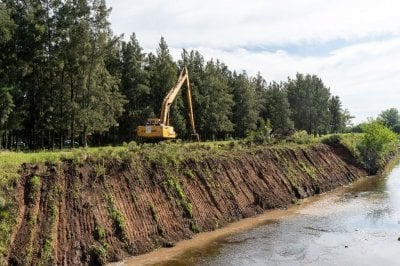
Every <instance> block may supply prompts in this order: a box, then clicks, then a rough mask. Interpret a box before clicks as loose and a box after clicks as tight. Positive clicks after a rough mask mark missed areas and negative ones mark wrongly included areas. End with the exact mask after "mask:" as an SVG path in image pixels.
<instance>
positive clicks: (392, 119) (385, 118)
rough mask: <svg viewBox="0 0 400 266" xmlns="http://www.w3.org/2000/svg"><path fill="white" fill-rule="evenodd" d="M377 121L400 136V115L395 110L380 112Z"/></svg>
mask: <svg viewBox="0 0 400 266" xmlns="http://www.w3.org/2000/svg"><path fill="white" fill-rule="evenodd" d="M378 121H380V122H382V123H383V124H384V125H385V126H386V127H388V128H390V129H391V130H393V131H394V132H396V133H398V134H400V114H399V110H398V109H396V108H390V109H387V110H384V111H382V112H381V113H380V114H379V116H378Z"/></svg>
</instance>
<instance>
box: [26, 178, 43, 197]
mask: <svg viewBox="0 0 400 266" xmlns="http://www.w3.org/2000/svg"><path fill="white" fill-rule="evenodd" d="M41 184H42V181H41V179H40V176H37V175H35V176H33V177H31V179H29V188H30V192H31V193H32V194H36V193H37V192H39V190H40V187H41Z"/></svg>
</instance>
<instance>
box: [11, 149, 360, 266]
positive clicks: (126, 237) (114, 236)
mask: <svg viewBox="0 0 400 266" xmlns="http://www.w3.org/2000/svg"><path fill="white" fill-rule="evenodd" d="M365 175H366V173H365V172H364V171H363V170H361V169H360V168H359V167H357V166H356V164H355V163H354V161H353V159H352V157H351V155H350V154H349V153H348V152H347V151H346V150H345V149H343V148H340V147H335V148H332V147H329V146H326V145H322V144H321V145H316V146H313V147H308V148H266V149H264V150H262V151H259V152H255V153H249V152H242V153H240V154H239V155H238V154H235V155H234V156H233V155H232V156H211V155H210V156H205V157H204V158H202V159H200V160H192V159H186V160H183V161H182V162H181V163H180V164H179V166H176V165H175V166H170V167H169V166H168V165H164V166H162V165H161V164H160V165H157V164H146V163H145V162H137V163H135V164H124V163H117V162H115V161H114V162H108V163H107V162H103V164H91V165H90V164H84V165H76V164H73V163H72V162H68V161H66V162H63V163H62V164H60V165H58V166H46V167H34V166H25V169H24V172H23V174H22V175H21V178H20V181H19V184H18V187H17V198H18V205H19V217H18V219H17V224H16V225H15V228H14V232H13V235H12V237H11V240H12V243H11V245H10V249H9V253H8V258H7V260H8V262H9V264H10V265H38V264H43V265H54V264H58V265H87V264H96V265H97V264H99V263H104V262H105V261H116V260H121V259H123V258H124V257H127V256H131V255H137V254H141V253H145V252H148V251H151V250H153V249H155V248H157V247H160V246H171V245H173V244H174V243H175V242H177V241H179V240H182V239H187V238H191V237H192V236H193V234H195V233H197V232H201V231H210V230H214V229H216V228H219V227H223V226H225V225H226V224H227V223H229V222H232V221H236V220H239V219H241V218H243V217H249V216H254V215H255V214H257V213H261V212H262V211H264V210H267V209H272V208H284V207H286V206H288V205H290V204H292V203H294V202H295V201H296V200H297V199H300V198H305V197H308V196H311V195H314V194H316V193H321V192H324V191H328V190H331V189H333V188H335V187H337V186H340V185H344V184H348V183H349V182H351V181H353V180H355V179H357V178H360V177H362V176H365Z"/></svg>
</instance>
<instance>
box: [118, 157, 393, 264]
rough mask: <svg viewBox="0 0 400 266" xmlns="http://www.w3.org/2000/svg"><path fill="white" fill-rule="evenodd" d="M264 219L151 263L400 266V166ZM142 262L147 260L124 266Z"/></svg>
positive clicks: (134, 261) (129, 262)
mask: <svg viewBox="0 0 400 266" xmlns="http://www.w3.org/2000/svg"><path fill="white" fill-rule="evenodd" d="M266 217H267V218H265V219H264V221H263V222H261V223H260V224H258V225H257V226H256V227H254V228H251V229H247V230H244V231H239V232H235V233H233V234H227V235H223V236H221V237H218V238H215V239H213V240H212V241H205V242H204V245H200V246H199V245H196V246H195V247H193V248H190V247H189V248H185V247H183V248H182V247H180V250H181V251H180V252H178V253H179V254H178V255H176V256H175V255H174V256H165V257H164V258H163V257H162V256H160V257H159V258H158V259H156V260H155V263H151V264H152V265H350V264H354V265H379V264H380V265H400V241H399V240H400V239H399V238H400V164H398V165H397V166H395V167H394V168H393V169H392V170H391V171H390V172H389V173H388V174H384V175H381V176H374V177H367V178H364V179H362V180H359V181H357V182H355V183H353V184H351V185H350V186H348V187H344V188H339V189H336V190H334V191H332V192H329V193H326V194H323V195H318V196H316V197H312V198H311V199H309V200H306V201H305V202H304V203H303V204H301V205H300V206H295V207H293V208H290V209H289V210H287V211H284V212H283V213H281V214H278V215H274V214H271V215H270V216H268V213H267V214H266ZM189 241H192V240H189ZM188 243H189V242H188ZM184 246H185V245H184ZM188 246H190V245H188ZM182 249H183V251H182ZM172 250H173V249H172ZM157 252H158V251H156V252H154V253H153V255H152V256H151V257H152V258H153V259H154V258H157V256H158V254H159V253H157ZM172 252H173V251H172ZM161 254H162V253H161ZM138 262H140V264H141V263H143V262H146V260H144V261H143V260H138V261H136V260H131V261H130V260H127V261H126V262H125V263H123V265H135V264H137V263H138Z"/></svg>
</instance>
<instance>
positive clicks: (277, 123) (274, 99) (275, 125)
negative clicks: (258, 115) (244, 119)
mask: <svg viewBox="0 0 400 266" xmlns="http://www.w3.org/2000/svg"><path fill="white" fill-rule="evenodd" d="M265 104H266V105H265V110H266V117H267V118H268V119H269V120H270V121H271V126H272V129H273V130H284V131H287V130H288V129H292V128H293V122H292V120H291V119H290V117H291V112H290V105H289V102H288V99H287V93H286V90H285V89H284V85H283V83H279V84H278V83H276V82H272V83H271V84H269V85H268V89H267V91H266V103H265Z"/></svg>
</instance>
